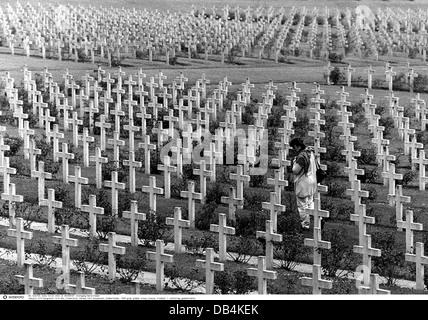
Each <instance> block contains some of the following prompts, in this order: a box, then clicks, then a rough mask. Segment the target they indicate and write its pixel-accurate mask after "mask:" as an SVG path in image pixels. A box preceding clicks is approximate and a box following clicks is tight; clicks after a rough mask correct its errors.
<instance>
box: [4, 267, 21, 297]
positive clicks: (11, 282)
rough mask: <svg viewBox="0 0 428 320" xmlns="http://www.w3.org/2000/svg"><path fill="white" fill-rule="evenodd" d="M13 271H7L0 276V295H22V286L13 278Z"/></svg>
mask: <svg viewBox="0 0 428 320" xmlns="http://www.w3.org/2000/svg"><path fill="white" fill-rule="evenodd" d="M15 273H16V272H15V271H8V272H7V274H3V275H2V279H3V280H2V281H0V293H2V294H24V290H25V288H24V286H22V285H21V284H20V283H19V281H18V279H17V278H16V277H15Z"/></svg>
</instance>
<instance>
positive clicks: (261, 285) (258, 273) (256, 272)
mask: <svg viewBox="0 0 428 320" xmlns="http://www.w3.org/2000/svg"><path fill="white" fill-rule="evenodd" d="M247 274H248V275H249V276H251V277H257V292H258V294H267V280H268V279H270V280H276V279H277V272H276V271H271V270H267V269H266V257H264V256H259V257H258V260H257V269H256V268H248V269H247Z"/></svg>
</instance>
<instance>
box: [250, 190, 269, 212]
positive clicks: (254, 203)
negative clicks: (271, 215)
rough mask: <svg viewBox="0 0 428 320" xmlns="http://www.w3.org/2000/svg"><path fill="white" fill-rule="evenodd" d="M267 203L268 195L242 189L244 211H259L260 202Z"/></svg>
mask: <svg viewBox="0 0 428 320" xmlns="http://www.w3.org/2000/svg"><path fill="white" fill-rule="evenodd" d="M267 201H269V195H268V194H266V193H262V192H260V191H252V190H249V189H246V188H244V209H248V210H261V209H262V202H267Z"/></svg>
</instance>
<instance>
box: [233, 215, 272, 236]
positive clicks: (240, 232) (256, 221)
mask: <svg viewBox="0 0 428 320" xmlns="http://www.w3.org/2000/svg"><path fill="white" fill-rule="evenodd" d="M265 220H266V214H264V213H263V212H262V211H259V210H253V211H251V212H250V213H249V214H248V213H245V214H244V213H242V214H237V215H236V218H235V221H234V222H233V223H232V224H233V227H234V228H235V234H236V235H237V236H242V237H251V236H254V235H255V234H256V231H257V230H264V229H265V224H264V222H265Z"/></svg>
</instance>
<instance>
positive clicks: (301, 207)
mask: <svg viewBox="0 0 428 320" xmlns="http://www.w3.org/2000/svg"><path fill="white" fill-rule="evenodd" d="M307 151H312V150H307ZM314 165H315V156H314V153H313V152H310V164H309V168H308V173H307V174H314V173H315V170H316V168H315V169H314ZM303 174H304V173H303V169H302V170H301V173H299V174H298V175H295V177H294V183H295V186H294V187H295V188H296V183H297V180H298V179H299V178H300V177H301V176H302V175H303ZM314 190H315V189H314ZM296 202H297V210H298V212H299V217H300V222H301V223H302V226H303V227H309V224H310V216H309V214H308V213H306V212H305V209H311V210H314V194H312V195H310V196H308V197H305V198H299V197H297V196H296Z"/></svg>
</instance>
